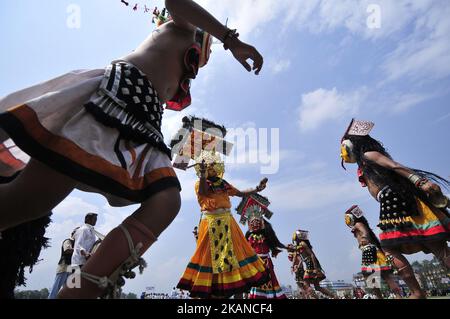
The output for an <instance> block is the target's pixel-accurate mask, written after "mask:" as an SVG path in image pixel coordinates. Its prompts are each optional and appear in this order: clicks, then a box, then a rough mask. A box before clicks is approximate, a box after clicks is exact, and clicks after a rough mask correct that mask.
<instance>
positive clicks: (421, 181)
mask: <svg viewBox="0 0 450 319" xmlns="http://www.w3.org/2000/svg"><path fill="white" fill-rule="evenodd" d="M408 179H409V180H410V181H411V183H413V184H414V186H416V187H417V188H420V187H422V186H423V185H425V184H426V183H428V182H429V181H428V179H427V178H425V177H422V176H419V175H417V174H411V175H409V176H408Z"/></svg>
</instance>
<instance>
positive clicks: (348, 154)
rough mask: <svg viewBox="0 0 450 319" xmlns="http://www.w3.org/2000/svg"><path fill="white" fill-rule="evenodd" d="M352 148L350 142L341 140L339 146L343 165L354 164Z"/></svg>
mask: <svg viewBox="0 0 450 319" xmlns="http://www.w3.org/2000/svg"><path fill="white" fill-rule="evenodd" d="M353 150H354V146H353V143H352V141H350V140H343V141H342V144H341V158H342V161H343V162H345V163H350V164H354V163H356V157H355V153H354V152H353Z"/></svg>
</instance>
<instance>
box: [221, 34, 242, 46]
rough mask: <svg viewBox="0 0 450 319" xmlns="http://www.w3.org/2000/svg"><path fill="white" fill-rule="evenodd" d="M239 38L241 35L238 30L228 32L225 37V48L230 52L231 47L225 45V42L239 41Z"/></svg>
mask: <svg viewBox="0 0 450 319" xmlns="http://www.w3.org/2000/svg"><path fill="white" fill-rule="evenodd" d="M238 37H239V33H237V30H236V29H229V30H228V31H227V33H226V34H225V37H224V38H223V41H222V42H223V48H224V49H225V50H228V49H229V48H230V47H229V46H228V45H227V44H225V42H226V41H227V40H228V39H231V40H232V39H237V38H238Z"/></svg>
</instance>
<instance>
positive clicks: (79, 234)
mask: <svg viewBox="0 0 450 319" xmlns="http://www.w3.org/2000/svg"><path fill="white" fill-rule="evenodd" d="M96 223H97V214H95V213H88V214H87V215H86V216H85V217H84V225H83V226H81V227H80V228H78V230H77V231H76V233H75V236H74V238H75V244H74V247H73V255H72V267H74V266H78V267H80V268H81V267H83V265H84V264H86V262H87V259H88V258H89V257H90V255H91V254H90V251H91V249H92V246H94V243H95V240H96V235H95V230H94V226H95V224H96Z"/></svg>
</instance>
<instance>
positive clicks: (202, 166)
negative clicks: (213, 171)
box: [198, 160, 206, 177]
mask: <svg viewBox="0 0 450 319" xmlns="http://www.w3.org/2000/svg"><path fill="white" fill-rule="evenodd" d="M198 165H199V166H200V176H201V177H206V162H205V160H203V161H202V162H201V163H199V164H198Z"/></svg>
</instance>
